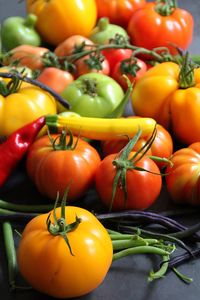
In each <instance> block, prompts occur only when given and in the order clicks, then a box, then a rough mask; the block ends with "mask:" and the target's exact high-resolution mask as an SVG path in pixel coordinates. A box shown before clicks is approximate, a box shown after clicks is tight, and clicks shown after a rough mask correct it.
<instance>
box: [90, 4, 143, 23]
mask: <svg viewBox="0 0 200 300" xmlns="http://www.w3.org/2000/svg"><path fill="white" fill-rule="evenodd" d="M96 4H97V11H98V19H100V18H102V17H108V18H109V20H110V23H113V24H118V25H120V26H123V27H125V28H126V26H127V24H128V21H129V20H130V18H131V16H132V14H133V13H134V12H135V11H136V10H137V9H138V8H140V7H142V6H144V5H145V4H146V1H145V0H112V1H110V0H96Z"/></svg>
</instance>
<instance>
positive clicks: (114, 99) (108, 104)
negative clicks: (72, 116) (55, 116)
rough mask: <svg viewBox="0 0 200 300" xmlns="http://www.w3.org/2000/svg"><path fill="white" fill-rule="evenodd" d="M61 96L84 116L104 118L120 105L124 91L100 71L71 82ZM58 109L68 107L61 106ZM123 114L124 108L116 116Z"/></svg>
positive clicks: (76, 111) (72, 108)
mask: <svg viewBox="0 0 200 300" xmlns="http://www.w3.org/2000/svg"><path fill="white" fill-rule="evenodd" d="M61 96H62V97H63V98H64V99H66V100H67V101H68V103H69V104H70V105H71V108H70V110H71V111H73V112H75V113H77V114H79V115H81V116H84V117H97V118H103V117H106V116H108V115H110V114H111V113H112V112H113V111H114V110H115V109H116V108H117V107H118V106H119V105H120V103H121V102H122V100H123V98H124V92H123V89H122V88H121V86H120V85H119V84H118V83H117V82H116V81H115V80H114V79H112V78H111V77H109V76H107V75H104V74H99V73H87V74H84V75H82V76H80V77H78V78H77V79H76V80H75V81H73V82H72V83H71V84H69V85H68V86H67V87H66V88H65V89H64V91H63V92H62V93H61ZM58 110H59V111H63V110H66V109H65V108H63V107H61V106H59V107H58ZM122 114H123V109H122V110H121V111H120V112H118V115H117V116H115V117H119V116H121V115H122ZM113 117H114V116H113Z"/></svg>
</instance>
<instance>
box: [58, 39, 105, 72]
mask: <svg viewBox="0 0 200 300" xmlns="http://www.w3.org/2000/svg"><path fill="white" fill-rule="evenodd" d="M90 45H91V46H94V43H93V42H92V41H91V40H90V39H88V38H86V37H84V36H81V35H73V36H71V37H69V38H67V39H66V40H64V41H63V42H62V43H60V44H59V45H58V46H57V47H56V48H55V50H54V53H55V54H56V55H57V57H58V58H59V59H61V60H62V58H63V60H64V58H65V57H66V58H67V57H68V59H69V56H70V55H73V54H74V53H78V52H79V50H80V51H85V50H92V47H90ZM89 58H90V56H89V55H85V56H82V57H81V58H80V59H77V60H76V59H75V60H74V61H73V60H72V63H73V64H74V67H75V71H74V76H75V78H78V77H79V76H81V75H83V74H86V73H90V72H95V73H100V74H105V75H109V73H110V66H109V63H108V61H107V59H104V60H101V57H100V58H99V59H98V61H99V63H98V67H97V68H95V67H93V61H92V65H91V66H90V63H89ZM95 59H96V58H95ZM90 61H91V59H90ZM95 65H96V64H95Z"/></svg>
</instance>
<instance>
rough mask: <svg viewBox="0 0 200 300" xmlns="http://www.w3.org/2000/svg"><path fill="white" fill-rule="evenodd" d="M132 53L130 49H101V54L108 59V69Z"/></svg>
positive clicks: (111, 68)
mask: <svg viewBox="0 0 200 300" xmlns="http://www.w3.org/2000/svg"><path fill="white" fill-rule="evenodd" d="M132 53H133V51H132V50H130V49H114V48H113V49H105V50H102V54H103V55H104V56H105V58H106V59H107V60H108V63H109V66H110V70H111V71H112V70H113V68H114V66H115V65H116V64H117V63H118V62H120V61H122V60H123V59H125V58H128V57H130V56H131V54H132Z"/></svg>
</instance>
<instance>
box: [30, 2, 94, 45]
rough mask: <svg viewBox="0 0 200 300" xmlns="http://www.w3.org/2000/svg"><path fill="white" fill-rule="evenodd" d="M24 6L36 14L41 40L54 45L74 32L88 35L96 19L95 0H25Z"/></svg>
mask: <svg viewBox="0 0 200 300" xmlns="http://www.w3.org/2000/svg"><path fill="white" fill-rule="evenodd" d="M26 8H27V12H28V13H33V14H35V15H37V17H38V20H37V24H36V28H37V30H38V32H39V33H40V35H41V37H42V38H43V40H44V41H45V42H47V43H50V44H52V45H54V46H56V45H58V44H59V43H61V42H63V41H64V40H65V39H66V38H68V37H70V36H71V35H74V34H80V35H83V36H86V37H87V36H89V35H90V32H91V30H92V29H93V27H94V26H95V24H96V20H97V7H96V2H95V0H49V1H45V0H34V1H33V0H27V1H26Z"/></svg>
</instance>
